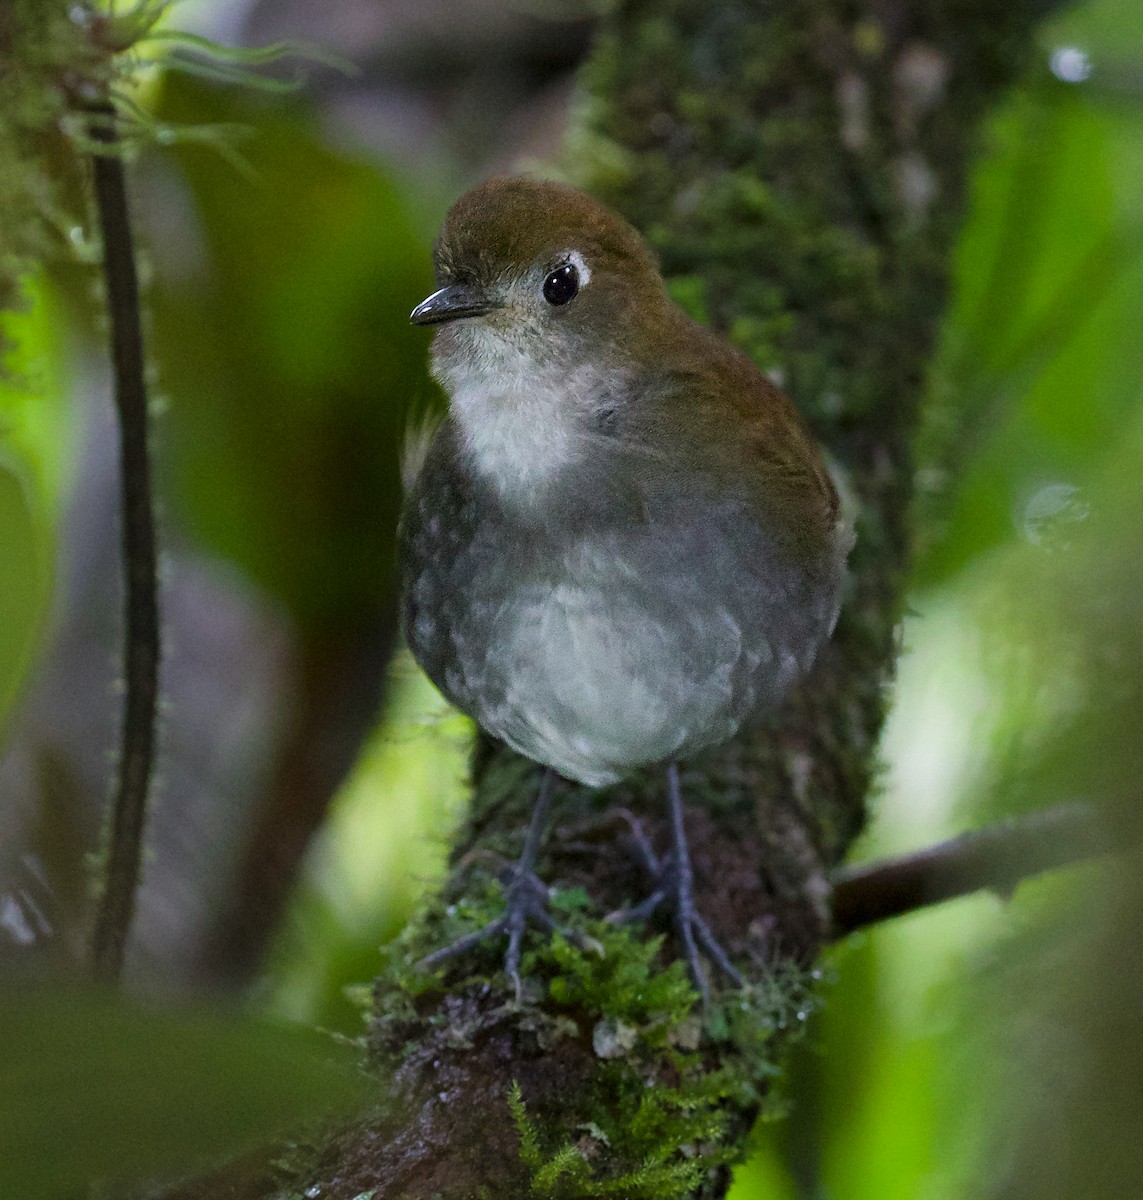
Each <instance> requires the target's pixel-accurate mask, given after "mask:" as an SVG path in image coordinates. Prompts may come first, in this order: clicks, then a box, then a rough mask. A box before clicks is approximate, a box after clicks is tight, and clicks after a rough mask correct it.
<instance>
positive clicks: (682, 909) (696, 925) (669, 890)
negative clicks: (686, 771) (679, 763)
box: [605, 779, 746, 1005]
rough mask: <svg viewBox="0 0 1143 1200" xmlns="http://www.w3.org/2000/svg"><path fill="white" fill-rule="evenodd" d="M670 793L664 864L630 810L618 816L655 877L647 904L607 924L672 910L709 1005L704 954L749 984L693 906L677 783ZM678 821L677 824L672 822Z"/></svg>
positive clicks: (685, 952)
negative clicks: (669, 839)
mask: <svg viewBox="0 0 1143 1200" xmlns="http://www.w3.org/2000/svg"><path fill="white" fill-rule="evenodd" d="M672 790H673V792H674V793H675V795H672V818H673V820H672V825H673V828H674V834H675V836H674V839H673V840H674V843H675V845H674V849H673V850H672V852H671V854H669V855H668V856H667V857H666V858H664V859H660V858H659V856H658V855H657V854H656V853H655V851H654V849H653V847H652V846H651V841H650V839H649V838H648V837H647V834H646V832H645V831H644V829H643V826H642V824H641V823H640V821H639V819H638V818H637V817H636V816H635V815H634V814H632V813H629V812H627V811H626V810H618V815H619V816H621V817H622V819H623V820H624V821H625V823H626V824H627V826H628V829H629V831H630V838H631V845H632V852H633V854H634V856H635V858H637V859H638V861H639V863H640V865H641V866H642V867H643V868H644V870H646V871H647V873H648V874H649V875H650V876H651V878H652V880H653V881H654V884H653V889H652V891H651V894H650V895H649V896H648V897H647V898H646V900H644V901H642V902H641V903H639V904H636V905H633V906H632V907H630V908H623V909H619V910H617V911H616V912H613V913H610V914H609V915H608V916H607V917H606V918H605V919H606V920H607V921H609V922H610V923H611V924H613V925H623V924H627V923H629V922H633V921H645V920H647V919H648V918H649V917H650V916H652V914H654V913H655V912H657V911H658V910H659V909H667V910H669V911H670V913H671V916H672V918H673V921H674V925H675V929H676V931H677V933H678V935H679V940H680V941H681V942H682V946H683V957H684V958H685V959H686V961H687V968H688V970H689V972H690V976H691V979H692V981H693V982H694V984H695V987H697V988H698V990H699V994H700V995H701V996H702V999H703V1004H704V1005H705V1004H707V1003H708V1002H709V1000H710V985H709V983H708V982H707V976H706V973H705V972H704V971H703V968H702V963H701V961H700V955H699V951H700V949H701V950H702V953H703V954H705V955H706V957H707V958H708V959H709V960H710V961H711V963H713V964H714V966H715V967H717V968H718V970H719V971H721V972H722V974H723V975H725V976H726V977H727V978H728V979H729V980H730V981H731V982H732V983H733V984H734V986H735V987H745V986H746V980H745V979H744V978H743V977H742V974H741V972H740V971H739V970H738V968H737V967H735V965H734V963H732V962H731V961H730V956H729V955H728V954H727V952H726V950H725V949H723V947H722V944H721V943H720V942H719V940H718V939H717V938H716V937H715V936H714V934H713V933H712V932H711V928H710V926H709V925H708V924H707V922H706V919H705V918H704V917H703V915H702V914H701V913H700V912H699V911H698V907H697V906H696V904H695V899H694V881H693V875H692V870H691V861H690V855H689V853H688V852H687V845H686V839H685V837H684V836H683V835H682V809H681V804H680V805H679V806H678V808H677V812H676V804H675V800H676V796H677V779H676V780H673V781H672ZM676 816H677V818H678V819H677V821H675V820H674V818H675V817H676Z"/></svg>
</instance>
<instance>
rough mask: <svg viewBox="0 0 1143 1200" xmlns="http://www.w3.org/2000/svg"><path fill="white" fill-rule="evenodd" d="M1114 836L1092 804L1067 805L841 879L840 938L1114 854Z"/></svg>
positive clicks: (837, 894) (836, 913)
mask: <svg viewBox="0 0 1143 1200" xmlns="http://www.w3.org/2000/svg"><path fill="white" fill-rule="evenodd" d="M1114 848H1115V846H1114V842H1113V840H1112V836H1111V831H1110V830H1109V829H1108V827H1107V826H1106V825H1105V824H1103V823H1102V822H1101V821H1100V820H1099V818H1098V815H1097V813H1096V812H1095V811H1094V810H1093V809H1092V808H1091V807H1090V806H1088V805H1083V804H1064V805H1060V806H1059V807H1056V808H1049V809H1045V810H1044V811H1042V812H1038V813H1034V814H1033V815H1031V816H1027V817H1020V818H1017V819H1015V820H1012V821H1007V822H1004V823H1003V824H1000V825H994V826H992V827H990V828H988V829H981V830H978V831H975V832H973V833H966V834H962V835H961V836H960V837H955V838H950V839H949V840H948V841H946V842H939V843H938V844H937V845H935V846H929V847H928V848H927V849H925V850H920V851H918V852H917V853H915V854H906V855H903V856H902V857H900V858H890V859H884V860H882V861H881V862H875V863H870V864H869V865H868V866H860V867H851V868H849V869H848V870H844V871H841V872H839V873H838V874H837V875H836V876H835V877H834V882H833V900H832V912H833V936H834V938H835V939H836V938H842V937H844V936H845V935H846V934H847V933H852V932H853V931H854V930H855V929H863V928H864V927H865V926H867V925H873V924H876V923H877V922H878V921H884V920H887V919H888V918H889V917H896V916H900V915H902V914H903V913H908V912H913V911H914V910H916V909H918V908H924V907H926V906H927V905H930V904H939V903H940V902H941V901H944V900H950V899H952V898H953V897H954V896H964V895H967V894H968V893H969V892H975V891H980V890H982V889H985V888H988V889H992V890H993V891H998V892H1010V891H1011V890H1012V889H1013V888H1014V887H1015V886H1016V885H1017V884H1018V883H1019V882H1020V881H1021V880H1023V879H1027V878H1029V877H1030V876H1032V875H1038V874H1040V873H1041V872H1043V871H1048V870H1051V869H1052V868H1053V867H1062V866H1066V865H1067V864H1069V863H1074V862H1079V861H1081V860H1082V859H1085V858H1091V857H1092V856H1093V855H1096V854H1103V853H1105V852H1107V851H1109V850H1112V849H1114Z"/></svg>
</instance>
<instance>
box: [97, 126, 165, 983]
mask: <svg viewBox="0 0 1143 1200" xmlns="http://www.w3.org/2000/svg"><path fill="white" fill-rule="evenodd" d="M92 115H93V117H94V118H95V119H93V121H92V123H91V136H92V137H93V138H94V139H95V140H96V141H98V142H103V143H106V144H107V145H108V146H109V147H110V149H109V152H108V153H107V154H95V155H93V156H92V162H93V165H94V174H95V200H96V207H97V210H98V214H99V225H100V232H101V234H102V239H103V275H104V280H105V282H106V287H107V310H108V316H109V320H110V327H111V359H112V366H113V371H114V380H115V405H116V409H117V410H118V414H119V453H120V472H121V479H122V509H121V511H122V530H121V536H122V547H123V606H124V622H123V624H124V629H123V637H124V646H123V679H124V685H125V695H124V702H123V725H122V738H121V742H120V753H119V767H118V775H117V779H116V784H115V796H114V801H113V807H112V810H111V819H110V821H109V823H108V832H107V849H106V859H105V862H104V865H103V878H102V894H101V896H100V900H99V910H98V913H97V915H96V922H95V930H94V935H93V937H92V943H91V967H92V971H93V972H94V974H95V975H96V977H97V978H100V979H103V980H109V981H113V980H116V979H118V978H119V976H120V974H121V973H122V969H123V957H124V950H125V948H126V944H127V935H128V933H129V931H130V928H131V921H132V918H133V917H134V915H135V896H136V891H137V889H138V885H139V875H140V866H141V862H142V854H143V828H144V824H145V822H146V816H147V794H148V791H149V787H150V780H151V771H152V766H153V762H154V752H155V714H156V708H157V703H158V675H159V654H160V648H159V603H158V578H157V572H156V551H155V523H154V515H153V512H152V504H151V465H150V457H149V450H148V428H147V386H146V381H145V376H144V359H143V332H142V318H141V312H140V305H139V279H138V274H137V271H136V265H135V247H134V240H133V238H132V234H131V218H130V212H129V210H128V204H127V186H126V178H125V172H124V169H123V160H122V159H121V158H120V157H118V156H117V155H116V154H115V153H114V146H115V142H116V138H117V135H116V132H115V128H114V125H113V123H112V122H110V121H108V120H107V119H106V118H107V117H108V116H110V115H113V114H112V111H111V109H110V108H109V107H106V106H105V107H102V108H99V109H96V110H94V111H93V114H92Z"/></svg>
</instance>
